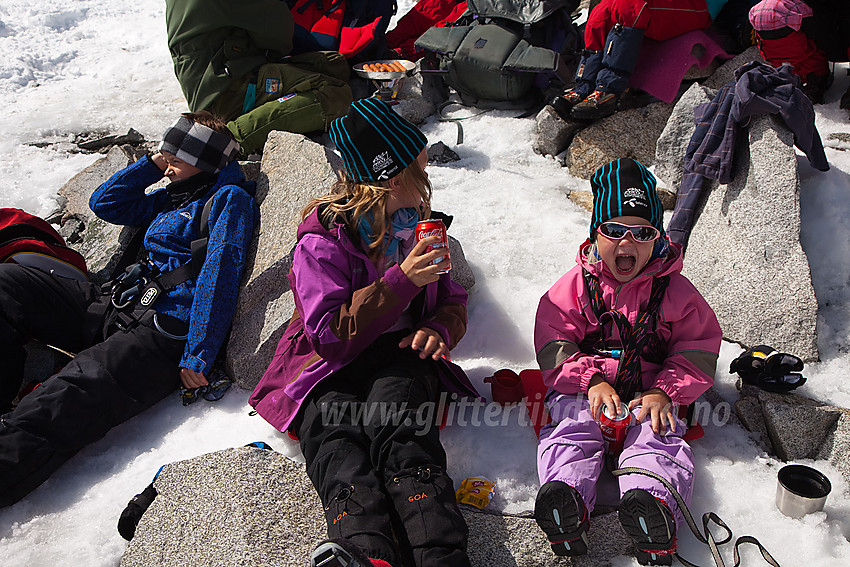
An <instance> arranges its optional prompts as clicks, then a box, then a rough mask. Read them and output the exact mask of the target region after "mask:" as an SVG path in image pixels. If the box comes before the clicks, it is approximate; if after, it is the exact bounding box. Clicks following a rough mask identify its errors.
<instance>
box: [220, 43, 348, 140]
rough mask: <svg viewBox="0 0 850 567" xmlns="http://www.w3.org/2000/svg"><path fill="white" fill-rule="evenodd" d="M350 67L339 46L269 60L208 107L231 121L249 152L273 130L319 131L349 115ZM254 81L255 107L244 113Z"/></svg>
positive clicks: (229, 125)
mask: <svg viewBox="0 0 850 567" xmlns="http://www.w3.org/2000/svg"><path fill="white" fill-rule="evenodd" d="M350 73H351V69H350V67H349V66H348V62H347V61H346V60H345V58H344V57H343V56H342V55H340V54H339V53H337V52H335V51H318V52H312V53H303V54H301V55H296V56H293V57H290V58H288V59H286V61H285V62H283V63H267V64H265V65H262V66H261V67H260V68H259V70H258V71H257V77H256V83H252V80H251V79H253V77H249V78H247V79H246V80H244V81H241V82H236V83H235V84H234V85H233V87H232V88H229V89H228V90H227V91H225V92H223V93H222V94H221V95H219V96H218V97H217V98H216V100H215V102H214V103H213V107H212V108H211V109H210V111H211V112H212V113H213V114H216V115H217V116H221V117H224V118H225V119H228V120H230V122H228V123H227V127H228V128H229V129H230V131H231V132H233V135H234V136H235V137H236V140H237V141H238V142H239V144H240V145H241V146H242V155H243V156H247V155H249V154H252V153H257V152H258V151H260V150H262V148H263V145H264V144H265V143H266V138H267V137H268V135H269V132H271V131H272V130H283V131H286V132H295V133H298V134H309V133H311V132H321V131H325V130H327V129H328V126H329V125H330V123H331V121H333V120H334V119H336V118H339V117H341V116H345V114H346V113H347V112H348V108H349V106H350V105H351V101H352V94H351V88H350V87H349V86H348V78H349V76H350ZM251 84H255V85H256V95H255V96H256V98H255V100H254V103H253V108H252V109H250V110H249V111H248V112H245V113H243V106H244V104H245V94H246V90H247V89H248V88H249V85H251Z"/></svg>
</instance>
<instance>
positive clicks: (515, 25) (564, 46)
mask: <svg viewBox="0 0 850 567" xmlns="http://www.w3.org/2000/svg"><path fill="white" fill-rule="evenodd" d="M578 4H579V1H578V0H540V1H539V2H528V1H527V0H468V1H467V6H468V10H467V12H466V13H465V14H464V15H463V16H461V18H460V19H459V20H458V21H457V22H455V24H454V25H452V26H447V27H432V28H430V29H428V31H426V32H425V33H424V34H422V35H421V36H420V37H419V39H417V40H416V42H415V45H416V47H417V48H418V49H424V50H426V51H430V52H433V54H434V57H435V58H436V61H435V62H434V63H435V66H437V67H438V68H439V70H441V71H443V73H444V74H443V79H444V80H445V82H446V83H447V84H448V85H449V86H450V87H452V88H453V89H454V90H455V91H457V93H458V94H459V95H460V98H461V102H463V103H464V104H467V105H470V106H478V107H481V108H488V107H489V108H526V107H529V106H531V105H533V104H536V103H537V102H538V100H539V95H540V93H541V92H542V91H543V90H544V89H545V88H546V87H547V86H548V85H549V82H550V81H551V80H553V79H554V78H555V77H557V76H558V73H557V72H558V71H559V70H561V72H562V73H563V69H564V68H565V67H566V66H568V65H569V63H571V62H572V60H573V59H574V58H575V56H576V54H577V52H578V51H579V45H580V36H579V34H578V31H577V29H576V26H575V24H574V23H573V21H572V18H571V13H572V12H573V10H575V9H576V7H577V6H578Z"/></svg>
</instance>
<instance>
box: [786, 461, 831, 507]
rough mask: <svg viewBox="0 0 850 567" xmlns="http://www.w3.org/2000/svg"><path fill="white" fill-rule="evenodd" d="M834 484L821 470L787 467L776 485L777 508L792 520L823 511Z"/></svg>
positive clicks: (802, 466) (800, 466)
mask: <svg viewBox="0 0 850 567" xmlns="http://www.w3.org/2000/svg"><path fill="white" fill-rule="evenodd" d="M831 490H832V484H830V482H829V479H828V478H826V475H824V474H823V473H822V472H820V471H819V470H816V469H813V468H812V467H807V466H806V465H785V466H784V467H782V468H781V469H779V474H778V475H777V483H776V507H777V508H779V511H780V512H782V513H783V514H785V515H786V516H788V517H790V518H802V517H803V516H805V515H806V514H811V513H812V512H817V511H819V510H823V505H824V503H825V502H826V497H827V495H828V494H829V492H830V491H831Z"/></svg>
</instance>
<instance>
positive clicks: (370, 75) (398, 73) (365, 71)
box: [352, 59, 416, 81]
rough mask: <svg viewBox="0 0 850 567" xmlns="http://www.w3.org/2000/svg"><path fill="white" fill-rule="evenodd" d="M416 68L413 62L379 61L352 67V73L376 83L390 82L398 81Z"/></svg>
mask: <svg viewBox="0 0 850 567" xmlns="http://www.w3.org/2000/svg"><path fill="white" fill-rule="evenodd" d="M415 67H416V64H415V63H413V61H408V60H406V59H380V60H378V61H366V62H364V63H358V64H356V65H354V67H352V69H353V70H354V73H355V74H357V75H359V76H361V77H365V78H367V79H374V80H376V81H390V80H392V79H400V78H401V77H404V76H405V75H406V74H407V73H408V72H409V71H412V70H413V69H414V68H415Z"/></svg>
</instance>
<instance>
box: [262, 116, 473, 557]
mask: <svg viewBox="0 0 850 567" xmlns="http://www.w3.org/2000/svg"><path fill="white" fill-rule="evenodd" d="M330 135H331V139H332V140H333V142H334V144H335V145H336V147H337V149H338V150H339V151H340V153H341V154H342V157H343V162H344V165H345V170H344V171H343V172H342V176H343V178H342V179H341V180H340V181H338V182H337V183H336V184H335V185H334V186H333V188H332V189H331V192H330V193H329V194H328V195H325V196H323V197H319V198H317V199H314V200H313V201H312V202H311V203H309V204H308V205H307V207H306V209H305V210H304V220H303V221H302V223H301V225H300V226H299V227H298V243H297V244H296V246H295V253H294V259H293V263H292V271H291V272H290V275H289V281H290V284H291V287H292V293H293V296H294V299H295V306H296V311H295V314H294V315H293V318H292V321H291V322H290V324H289V327H288V328H287V329H286V331H285V332H284V334H283V338H282V339H281V341H280V343H279V344H278V347H277V352H276V353H275V356H274V359H273V361H272V363H271V365H270V366H269V368H268V370H267V371H266V373H265V374H264V375H263V377H262V379H261V380H260V383H259V384H258V385H257V388H256V389H255V390H254V393H253V395H252V396H251V400H250V403H251V404H252V405H253V406H254V407H255V408H256V409H257V412H258V413H259V414H260V415H261V416H263V417H264V418H265V419H266V420H267V421H269V423H271V424H272V425H274V426H275V427H276V428H278V429H279V430H280V431H287V430H289V431H290V432H292V433H294V434H295V435H297V437H298V439H299V442H300V444H301V451H302V452H303V454H304V458H305V460H306V465H307V474H308V476H309V477H310V480H312V482H313V485H314V486H315V487H316V490H317V491H318V493H319V497H320V499H321V501H322V506H323V507H324V512H325V518H326V520H327V525H328V537H329V540H328V541H326V542H324V543H323V544H321V545H320V546H318V547H317V548H316V550H315V552H314V553H313V556H312V558H311V564H312V565H314V566H317V565H321V566H322V567H337V566H338V567H367V566H369V567H372V566H375V567H387V566H391V567H400V566H401V565H402V564H404V565H408V564H415V565H416V566H417V567H468V566H469V559H468V557H467V555H466V542H467V527H466V523H465V522H464V519H463V516H461V514H460V511H459V510H458V508H457V504H456V502H455V491H454V485H453V483H452V480H451V478H449V476H448V475H447V474H446V454H445V451H444V450H443V447H442V445H441V443H440V437H439V429H438V428H437V427H436V425H435V424H434V412H433V411H432V410H433V409H434V404H435V403H436V402H437V399H438V396H439V393H440V390H441V389H445V390H447V391H450V392H454V393H459V394H462V395H473V396H477V394H476V392H475V390H474V388H473V387H472V385H471V384H470V383H469V380H468V379H467V378H466V376H465V375H464V373H463V371H461V369H460V368H459V367H457V366H455V365H454V364H452V363H451V362H449V361H448V355H449V350H450V349H451V348H453V347H454V346H455V345H456V344H457V342H458V341H459V340H460V338H461V337H462V336H463V334H464V333H465V331H466V297H467V296H466V291H464V289H463V287H461V286H460V285H458V284H456V283H454V282H453V281H452V280H451V278H450V277H449V274H448V273H443V274H441V273H440V272H442V271H444V270H445V269H446V268H448V267H449V259H448V258H447V257H445V255H446V252H445V251H440V250H439V249H437V250H432V251H428V245H429V244H434V243H435V242H436V241H438V240H439V238H438V237H429V238H423V239H422V240H420V241H419V242H418V243H417V242H416V239H415V236H414V231H415V230H414V229H415V227H416V223H417V221H418V220H419V219H420V218H422V219H426V218H428V217H429V215H431V210H430V202H431V183H430V182H429V181H428V174H427V173H425V165H426V164H427V162H428V158H427V154H426V153H425V144H426V141H427V140H426V138H425V136H424V135H423V134H422V133H421V132H420V131H419V130H418V129H417V128H416V126H414V125H413V124H411V123H410V122H408V121H407V120H405V119H403V118H402V117H400V116H398V115H397V114H396V113H395V112H394V111H393V110H392V108H390V107H389V106H388V105H387V104H386V103H384V102H381V101H380V100H377V99H363V100H358V101H355V102H354V104H352V106H351V109H350V111H349V113H348V115H347V116H345V117H343V118H340V119H338V120H335V121H334V122H333V123H332V124H331V128H330ZM435 261H437V263H434V262H435ZM387 410H389V412H390V415H387ZM369 416H371V417H369ZM429 417H430V419H428V418H429Z"/></svg>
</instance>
